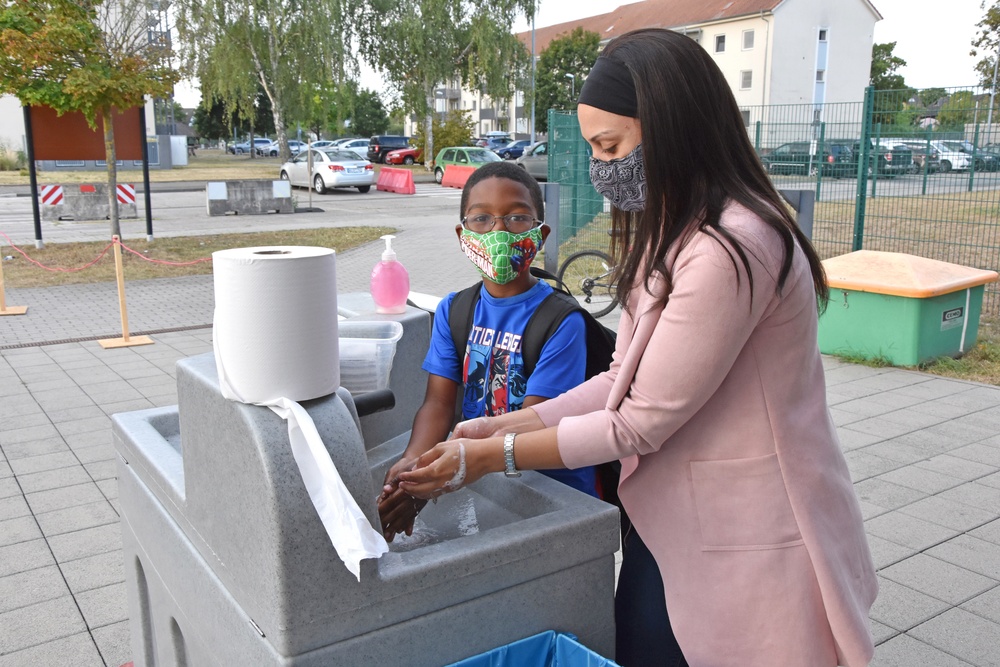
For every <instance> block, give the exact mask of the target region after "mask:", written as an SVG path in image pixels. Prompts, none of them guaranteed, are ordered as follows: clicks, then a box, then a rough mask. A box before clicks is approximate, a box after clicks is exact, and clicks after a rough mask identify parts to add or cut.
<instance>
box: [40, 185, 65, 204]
mask: <svg viewBox="0 0 1000 667" xmlns="http://www.w3.org/2000/svg"><path fill="white" fill-rule="evenodd" d="M39 199H40V200H41V202H42V205H43V206H56V205H57V204H61V203H62V201H63V188H62V186H61V185H43V186H41V191H40V192H39Z"/></svg>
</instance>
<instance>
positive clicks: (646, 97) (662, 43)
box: [601, 29, 828, 308]
mask: <svg viewBox="0 0 1000 667" xmlns="http://www.w3.org/2000/svg"><path fill="white" fill-rule="evenodd" d="M601 55H602V56H606V57H610V58H613V59H614V60H617V61H619V62H621V63H623V64H624V65H625V66H626V67H627V68H628V69H629V71H630V72H631V73H632V80H633V81H634V82H635V87H636V97H637V101H638V108H639V124H640V127H641V129H642V153H643V158H644V162H645V168H646V184H647V188H648V190H647V197H648V199H647V201H646V208H645V209H644V210H643V211H641V212H638V213H628V212H625V211H621V210H618V209H612V214H611V220H612V254H613V255H614V256H615V259H616V265H617V272H616V278H617V281H618V288H617V289H618V299H619V301H620V303H622V304H623V306H625V307H626V308H627V307H628V306H627V304H628V297H629V294H630V293H631V291H632V289H633V288H634V287H635V286H636V285H637V284H638V280H639V279H642V282H643V284H645V285H646V286H647V287H646V288H647V289H649V288H648V279H649V277H650V276H651V275H652V273H653V272H655V271H659V272H661V273H662V274H663V276H664V277H665V278H666V280H667V285H668V292H667V293H668V294H669V288H670V286H671V275H670V271H669V270H668V269H667V266H666V257H667V252H668V250H669V248H670V246H671V245H673V244H674V243H676V242H682V243H683V242H685V241H686V240H687V239H688V238H690V236H691V235H693V234H694V232H696V231H698V230H703V231H706V232H709V233H710V234H714V235H715V236H716V237H722V238H724V239H726V240H727V241H728V242H729V243H730V244H732V246H733V248H734V249H735V251H736V254H737V255H738V257H739V260H740V261H741V262H742V263H743V266H744V267H745V268H746V271H747V275H748V277H749V281H750V285H749V288H750V290H751V293H752V291H753V277H752V273H751V272H750V263H749V260H748V259H747V256H746V253H745V252H744V249H743V246H742V245H741V244H740V243H739V241H738V240H737V239H736V238H734V237H733V236H732V234H730V233H729V232H727V231H726V230H725V229H723V228H722V226H721V225H720V224H719V219H720V217H721V215H722V211H723V209H724V208H725V206H726V204H727V203H728V202H730V201H734V202H738V203H740V204H742V205H743V206H745V207H746V208H748V209H749V210H751V211H753V212H754V213H755V214H756V215H758V216H759V217H760V218H761V219H762V220H763V221H764V222H765V223H767V224H768V225H769V226H770V227H771V228H773V229H774V230H775V231H776V232H777V233H778V235H779V236H780V237H781V240H782V245H783V246H784V258H783V260H782V264H781V271H780V273H779V275H778V286H777V289H778V290H779V291H780V290H781V288H782V287H783V286H784V284H785V280H786V279H787V278H788V274H789V271H790V270H791V266H792V254H793V251H794V244H795V240H798V242H799V245H800V246H801V247H802V250H803V252H804V253H805V255H806V257H807V258H808V260H809V266H810V269H811V271H812V277H813V283H814V285H815V290H816V296H817V299H818V301H819V304H820V305H821V306H822V305H825V304H826V300H827V296H828V289H827V285H826V280H825V277H824V273H823V266H822V264H820V260H819V256H818V255H817V254H816V251H815V250H814V249H813V247H812V244H811V243H809V240H808V239H807V238H806V237H805V235H804V234H803V233H802V231H801V230H800V229H799V227H798V225H797V224H796V223H795V220H794V219H793V218H792V216H791V213H790V212H789V211H788V209H787V207H786V206H785V204H784V201H783V200H782V199H781V196H780V195H779V194H778V192H777V191H776V190H775V189H774V186H773V185H772V184H771V181H770V179H769V178H768V177H767V174H766V173H765V171H764V168H763V166H762V165H761V163H760V160H759V159H758V158H757V153H756V151H754V148H753V145H752V144H751V143H750V138H749V137H748V136H747V132H746V128H745V127H744V125H743V118H742V115H741V114H740V110H739V107H738V106H737V104H736V100H735V98H734V97H733V94H732V91H731V90H730V88H729V84H728V83H727V82H726V79H725V77H724V76H723V74H722V72H721V71H720V70H719V68H718V66H717V65H716V64H715V62H714V61H713V60H712V58H711V57H710V56H709V55H708V54H707V53H706V52H705V50H704V49H702V48H701V47H700V46H699V45H698V44H697V43H695V42H694V41H693V40H691V38H690V37H686V36H684V35H681V34H680V33H676V32H672V31H670V30H659V29H646V30H636V31H633V32H629V33H626V34H624V35H621V36H620V37H618V38H616V39H614V40H612V41H611V42H610V43H609V44H608V46H607V47H606V48H605V49H604V52H603V53H602V54H601ZM647 257H648V261H647ZM730 258H731V259H732V260H733V266H734V268H735V267H736V258H735V257H732V255H730ZM640 272H642V273H643V275H640Z"/></svg>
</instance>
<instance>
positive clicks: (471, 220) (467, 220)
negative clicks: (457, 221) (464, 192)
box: [462, 213, 542, 234]
mask: <svg viewBox="0 0 1000 667" xmlns="http://www.w3.org/2000/svg"><path fill="white" fill-rule="evenodd" d="M497 220H501V221H503V226H504V227H506V228H507V231H508V232H511V233H512V234H518V233H521V232H526V231H528V230H529V229H531V228H532V227H535V226H536V225H540V224H542V221H541V220H536V219H535V216H533V215H530V214H528V213H511V214H510V215H490V214H489V213H477V214H475V215H467V216H466V217H464V218H462V226H463V227H465V228H466V229H468V230H469V231H470V232H476V233H477V234H485V233H486V232H489V231H492V230H493V228H494V227H496V224H497Z"/></svg>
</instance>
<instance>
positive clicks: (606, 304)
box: [559, 250, 618, 317]
mask: <svg viewBox="0 0 1000 667" xmlns="http://www.w3.org/2000/svg"><path fill="white" fill-rule="evenodd" d="M613 269H614V264H613V263H612V262H611V257H609V256H608V255H607V254H605V253H603V252H601V251H599V250H581V251H580V252H575V253H573V254H572V255H570V256H569V257H567V258H566V261H565V262H563V265H562V266H561V267H559V280H561V281H562V282H563V283H564V284H565V285H566V287H567V288H568V289H569V292H570V294H572V295H573V296H574V297H575V298H576V300H577V301H579V302H580V306H582V307H583V309H584V310H586V311H588V312H589V313H590V314H591V315H593V316H594V317H603V316H604V315H607V314H608V313H610V312H611V311H612V310H614V309H615V306H617V305H618V299H617V298H616V296H615V285H614V283H612V282H611V273H612V270H613Z"/></svg>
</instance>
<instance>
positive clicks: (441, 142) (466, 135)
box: [413, 109, 476, 166]
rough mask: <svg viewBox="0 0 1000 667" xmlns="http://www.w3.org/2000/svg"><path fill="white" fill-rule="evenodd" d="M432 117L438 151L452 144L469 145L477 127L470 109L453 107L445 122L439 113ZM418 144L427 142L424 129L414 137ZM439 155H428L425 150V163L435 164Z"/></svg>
mask: <svg viewBox="0 0 1000 667" xmlns="http://www.w3.org/2000/svg"><path fill="white" fill-rule="evenodd" d="M433 115H434V117H433V118H432V119H431V122H432V127H433V131H434V137H435V139H434V141H435V143H436V144H437V147H438V153H440V152H441V149H443V148H451V147H452V146H468V145H469V142H470V141H471V140H472V132H473V130H474V129H475V125H476V124H475V121H473V120H472V113H471V112H470V111H468V110H462V109H452V110H451V111H449V112H448V114H447V116H446V118H445V121H444V123H442V122H441V120H440V117H439V114H433ZM413 140H414V143H416V145H417V146H420V145H421V144H424V143H426V142H425V139H424V133H423V130H418V131H417V133H416V136H414V137H413ZM436 157H437V155H428V154H427V152H426V151H425V152H424V164H425V165H430V166H433V160H434V158H436Z"/></svg>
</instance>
